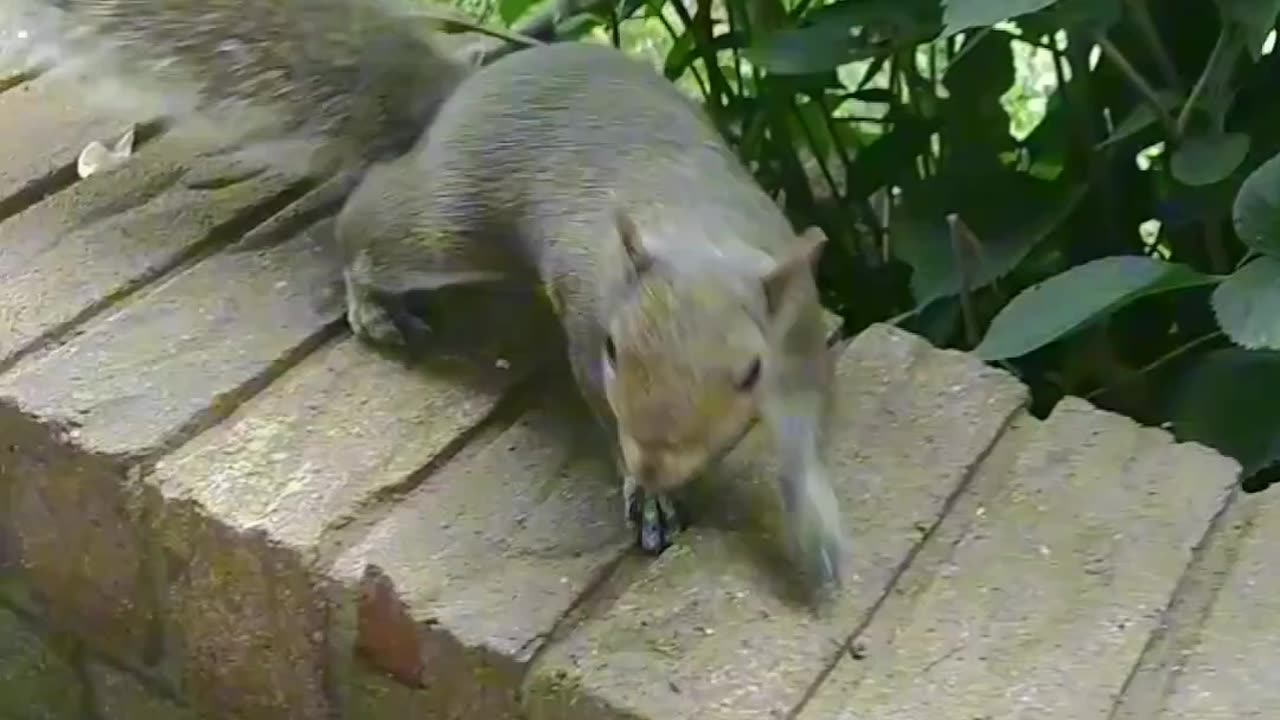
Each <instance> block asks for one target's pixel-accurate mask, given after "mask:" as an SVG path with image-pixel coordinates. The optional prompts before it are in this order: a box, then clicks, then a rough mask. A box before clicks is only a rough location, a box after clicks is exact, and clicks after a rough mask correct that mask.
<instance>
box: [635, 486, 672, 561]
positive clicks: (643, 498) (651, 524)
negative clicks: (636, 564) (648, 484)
mask: <svg viewBox="0 0 1280 720" xmlns="http://www.w3.org/2000/svg"><path fill="white" fill-rule="evenodd" d="M623 506H624V508H625V512H626V518H627V524H628V525H629V526H631V527H633V528H635V529H636V537H637V543H638V544H639V545H640V549H641V550H644V551H645V552H646V553H649V554H651V555H657V554H659V553H661V552H662V551H663V550H666V549H667V548H668V547H670V546H671V543H672V542H673V541H674V540H675V536H676V535H678V534H679V533H680V531H681V530H683V529H684V527H683V523H682V521H681V519H680V513H679V511H677V509H676V506H675V502H674V501H672V499H671V497H670V496H668V495H664V494H658V493H650V492H646V491H645V490H644V489H642V488H640V487H639V486H638V485H637V484H636V482H635V481H634V480H632V479H631V478H630V477H628V478H627V479H626V481H624V483H623Z"/></svg>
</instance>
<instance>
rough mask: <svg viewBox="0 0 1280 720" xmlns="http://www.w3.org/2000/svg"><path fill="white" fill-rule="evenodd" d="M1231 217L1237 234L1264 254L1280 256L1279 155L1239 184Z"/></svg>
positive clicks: (1263, 164)
mask: <svg viewBox="0 0 1280 720" xmlns="http://www.w3.org/2000/svg"><path fill="white" fill-rule="evenodd" d="M1231 219H1232V221H1233V223H1234V224H1235V228H1236V235H1238V236H1239V237H1240V239H1241V240H1242V241H1243V242H1244V243H1245V244H1246V245H1248V246H1249V247H1251V248H1253V249H1254V250H1257V251H1258V252H1260V253H1263V254H1265V255H1270V256H1272V257H1280V155H1276V156H1274V157H1272V158H1271V159H1270V160H1267V161H1266V162H1264V163H1262V164H1261V165H1259V166H1258V167H1257V168H1256V169H1254V171H1253V172H1252V173H1250V174H1249V177H1247V178H1245V180H1244V182H1243V183H1242V184H1241V185H1240V191H1239V192H1237V193H1236V199H1235V203H1234V204H1233V206H1232V208H1231Z"/></svg>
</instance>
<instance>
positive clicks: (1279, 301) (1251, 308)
mask: <svg viewBox="0 0 1280 720" xmlns="http://www.w3.org/2000/svg"><path fill="white" fill-rule="evenodd" d="M1213 314H1214V315H1215V316H1216V317H1217V318H1218V325H1219V326H1220V327H1221V328H1222V329H1223V331H1224V332H1226V333H1227V337H1229V338H1231V340H1232V342H1234V343H1235V344H1237V345H1239V346H1241V347H1244V348H1248V349H1251V350H1256V349H1259V348H1266V349H1268V350H1280V260H1277V259H1275V258H1271V257H1267V256H1265V255H1264V256H1262V257H1259V258H1258V259H1256V260H1254V261H1253V262H1250V263H1249V264H1248V265H1245V266H1244V267H1242V268H1240V269H1239V270H1236V271H1235V272H1233V273H1231V275H1229V276H1227V279H1226V280H1223V281H1222V284H1221V285H1219V286H1218V287H1216V288H1214V291H1213Z"/></svg>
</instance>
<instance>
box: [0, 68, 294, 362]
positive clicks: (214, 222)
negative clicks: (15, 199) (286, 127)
mask: <svg viewBox="0 0 1280 720" xmlns="http://www.w3.org/2000/svg"><path fill="white" fill-rule="evenodd" d="M6 95H7V93H6V94H5V95H0V99H2V98H4V97H5V96H6ZM192 150H193V146H192V145H191V144H190V143H188V142H183V141H181V140H180V139H178V138H177V137H174V136H170V137H164V138H161V139H160V140H157V141H156V142H154V143H152V144H149V145H147V146H144V147H143V148H142V149H141V150H139V151H138V153H137V154H136V155H135V156H134V157H133V158H132V159H131V160H130V162H128V163H126V164H124V165H122V166H120V167H119V168H117V169H116V170H113V171H111V172H107V173H100V174H96V175H91V176H90V177H88V178H86V179H85V180H83V181H81V182H79V183H77V184H75V185H74V186H73V187H71V188H70V189H68V190H66V191H64V192H61V193H58V194H55V195H53V196H51V197H49V198H47V199H45V200H44V201H42V202H40V203H39V204H37V205H34V206H32V207H31V208H29V209H27V210H26V211H24V212H22V213H20V214H19V215H17V216H14V217H13V218H10V219H9V220H7V221H5V222H3V223H0V247H3V248H4V252H3V253H0V284H2V285H3V286H4V287H5V291H6V297H7V298H9V299H10V300H9V301H7V302H6V303H5V305H4V307H3V308H0V367H3V366H4V365H5V364H6V363H8V362H10V361H11V360H12V359H13V358H15V357H16V356H17V354H18V353H20V352H23V351H26V350H28V349H29V348H31V347H32V345H33V344H35V343H37V342H39V341H41V340H42V339H44V338H47V337H49V336H50V335H52V334H54V333H56V332H58V331H60V330H63V329H65V328H67V327H68V326H70V325H71V324H73V323H74V322H76V321H77V320H78V319H80V318H83V317H84V316H85V315H86V314H88V313H90V312H91V311H94V310H96V309H99V308H101V307H103V306H104V305H105V304H107V303H108V302H110V301H111V300H113V299H115V298H117V297H119V296H120V295H122V294H123V293H125V292H127V291H129V290H131V289H134V288H136V287H137V286H138V285H139V284H141V283H142V282H144V281H146V280H149V279H151V278H154V277H155V276H157V275H158V274H159V273H161V272H163V271H165V270H167V269H168V268H170V267H172V266H173V265H175V264H176V263H177V262H178V261H179V260H181V259H182V258H184V257H185V256H188V255H190V254H191V253H192V251H193V249H195V248H196V247H198V246H200V245H201V244H203V243H206V242H208V241H210V240H212V239H215V238H218V237H219V236H220V235H221V234H224V232H223V231H225V230H227V229H230V228H231V227H233V226H234V225H235V224H237V222H238V221H241V220H243V219H244V218H246V217H248V216H250V215H252V214H253V213H254V211H256V210H258V208H260V207H261V206H263V205H264V204H269V203H270V202H271V200H272V199H273V198H275V197H277V196H279V195H280V194H281V193H283V192H284V191H285V190H286V189H288V188H289V187H291V185H292V183H293V182H294V181H295V180H294V179H292V178H290V177H288V176H285V175H282V174H275V173H267V174H263V175H260V176H258V177H256V178H253V179H251V180H248V181H246V182H242V183H238V184H235V185H230V186H226V187H223V188H221V189H217V190H192V189H189V188H187V187H185V186H184V185H182V184H181V183H179V179H180V177H181V175H182V173H183V172H184V171H185V167H186V166H187V165H188V164H189V163H190V162H191V152H192ZM0 167H3V165H0Z"/></svg>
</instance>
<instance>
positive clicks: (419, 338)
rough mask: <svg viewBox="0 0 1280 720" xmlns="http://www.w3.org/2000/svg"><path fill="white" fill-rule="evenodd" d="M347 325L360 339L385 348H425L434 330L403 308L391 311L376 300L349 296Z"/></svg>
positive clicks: (391, 309)
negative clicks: (428, 337)
mask: <svg viewBox="0 0 1280 720" xmlns="http://www.w3.org/2000/svg"><path fill="white" fill-rule="evenodd" d="M347 324H348V325H350V326H351V331H352V332H354V333H355V334H356V335H357V336H358V337H360V338H362V339H364V340H366V341H368V342H371V343H374V344H377V345H382V346H385V347H394V348H402V349H413V348H418V347H421V346H423V345H424V344H425V343H426V339H427V336H428V335H430V333H431V328H430V327H429V326H428V325H427V324H426V323H425V322H423V321H422V320H421V319H420V318H417V317H415V316H413V315H412V314H411V313H409V312H408V311H407V310H405V309H403V308H394V309H393V308H389V307H387V306H386V305H384V304H383V303H381V302H378V301H377V300H373V299H367V298H366V299H353V298H351V297H348V302H347Z"/></svg>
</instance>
